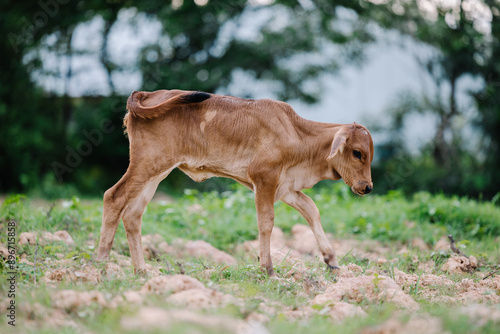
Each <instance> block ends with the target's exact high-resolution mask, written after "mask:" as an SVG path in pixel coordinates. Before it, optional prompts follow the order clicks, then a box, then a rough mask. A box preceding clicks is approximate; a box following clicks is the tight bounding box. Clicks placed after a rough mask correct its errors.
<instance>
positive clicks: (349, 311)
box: [329, 302, 367, 322]
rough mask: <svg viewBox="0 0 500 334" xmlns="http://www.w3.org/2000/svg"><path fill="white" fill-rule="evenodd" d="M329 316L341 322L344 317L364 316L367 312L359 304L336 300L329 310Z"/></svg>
mask: <svg viewBox="0 0 500 334" xmlns="http://www.w3.org/2000/svg"><path fill="white" fill-rule="evenodd" d="M329 314H330V317H331V318H332V319H333V320H334V321H336V322H341V321H343V320H344V319H346V318H352V317H357V318H358V317H366V316H367V314H366V312H365V311H363V309H362V308H361V307H360V306H357V305H353V304H349V303H346V302H337V303H335V304H334V305H333V307H332V308H331V310H330V312H329Z"/></svg>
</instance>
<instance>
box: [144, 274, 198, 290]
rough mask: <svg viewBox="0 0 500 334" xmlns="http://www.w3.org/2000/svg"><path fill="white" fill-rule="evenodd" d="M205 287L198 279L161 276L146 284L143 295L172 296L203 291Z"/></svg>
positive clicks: (185, 276) (181, 276)
mask: <svg viewBox="0 0 500 334" xmlns="http://www.w3.org/2000/svg"><path fill="white" fill-rule="evenodd" d="M203 288H205V286H204V285H203V283H201V282H200V281H198V280H197V279H195V278H193V277H191V276H187V275H172V276H159V277H155V278H152V279H150V280H149V281H147V282H146V284H144V286H143V287H142V289H141V293H143V294H148V293H154V294H157V295H159V294H170V293H176V292H179V291H183V290H189V289H203Z"/></svg>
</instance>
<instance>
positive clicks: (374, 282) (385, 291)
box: [311, 272, 419, 311]
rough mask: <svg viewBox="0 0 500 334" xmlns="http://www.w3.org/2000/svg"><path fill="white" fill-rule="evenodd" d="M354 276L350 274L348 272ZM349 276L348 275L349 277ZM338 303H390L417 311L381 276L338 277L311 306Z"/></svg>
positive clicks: (415, 305)
mask: <svg viewBox="0 0 500 334" xmlns="http://www.w3.org/2000/svg"><path fill="white" fill-rule="evenodd" d="M349 273H351V274H354V273H352V272H349ZM351 274H348V275H349V276H351ZM340 301H349V302H354V303H361V302H363V301H370V302H375V303H379V302H390V303H393V304H395V305H396V306H398V307H400V308H404V309H408V310H410V311H414V310H417V309H419V305H418V304H417V302H415V301H414V300H413V298H411V297H410V296H409V295H407V294H406V293H404V292H403V290H401V288H400V287H399V286H398V285H397V284H396V282H395V281H394V280H392V279H391V278H390V277H387V276H383V275H378V276H376V275H370V276H358V277H345V276H342V275H340V278H339V280H338V281H337V283H333V284H330V285H329V286H328V288H327V289H326V291H325V293H322V294H319V295H317V296H316V297H315V298H314V299H313V300H312V301H311V303H312V304H316V305H323V304H324V305H326V304H329V303H335V302H340Z"/></svg>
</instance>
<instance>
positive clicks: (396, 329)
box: [361, 314, 449, 334]
mask: <svg viewBox="0 0 500 334" xmlns="http://www.w3.org/2000/svg"><path fill="white" fill-rule="evenodd" d="M361 333H362V334H399V333H412V334H447V333H449V332H448V331H444V329H443V324H442V322H441V319H439V318H436V317H433V316H430V315H428V314H421V315H415V316H412V317H410V319H409V320H408V322H406V323H404V322H402V321H401V320H399V319H397V318H396V317H391V318H389V319H388V320H387V321H386V322H384V323H383V324H381V325H378V326H375V327H372V328H365V329H364V330H363V331H361Z"/></svg>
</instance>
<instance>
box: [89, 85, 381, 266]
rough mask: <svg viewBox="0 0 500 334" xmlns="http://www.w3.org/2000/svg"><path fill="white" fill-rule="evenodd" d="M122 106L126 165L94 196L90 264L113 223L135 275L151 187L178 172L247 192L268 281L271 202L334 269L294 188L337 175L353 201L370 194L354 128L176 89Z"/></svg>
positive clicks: (103, 255)
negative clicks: (97, 215)
mask: <svg viewBox="0 0 500 334" xmlns="http://www.w3.org/2000/svg"><path fill="white" fill-rule="evenodd" d="M127 109H128V111H129V112H128V113H127V114H126V115H125V119H124V124H125V126H126V128H127V132H128V138H129V141H130V165H129V167H128V169H127V172H126V173H125V175H123V177H122V178H121V180H120V181H118V183H117V184H115V185H114V186H113V187H112V188H110V189H109V190H108V191H106V193H105V194H104V210H103V220H102V228H101V239H100V242H99V253H98V255H97V259H98V260H105V259H107V258H108V256H109V252H110V249H111V246H112V244H113V239H114V236H115V233H116V228H117V226H118V223H119V221H120V219H121V218H122V219H123V224H124V226H125V231H126V233H127V239H128V244H129V247H130V254H131V257H132V263H133V265H134V268H135V270H136V271H145V268H146V264H145V262H144V257H143V254H142V246H141V223H142V221H141V220H142V214H143V212H144V209H145V207H146V205H147V204H148V203H149V201H150V200H151V198H152V197H153V194H154V193H155V191H156V187H157V186H158V184H159V183H160V181H161V180H163V179H164V178H166V177H167V175H168V174H169V173H170V172H171V171H172V170H173V169H174V168H179V169H180V170H182V171H183V172H184V173H186V174H187V175H189V177H191V178H192V179H193V180H195V181H198V182H200V181H203V180H206V179H207V178H209V177H212V176H222V177H229V178H232V179H234V180H236V181H238V182H239V183H241V184H243V185H245V186H247V187H248V188H250V189H251V190H253V191H254V192H255V206H256V209H257V224H258V228H259V240H260V265H261V267H263V268H265V269H266V270H267V273H268V274H269V275H271V274H272V273H273V264H272V262H271V255H270V236H271V231H272V229H273V225H274V203H275V202H276V201H279V200H281V201H283V202H285V203H286V204H288V205H290V206H292V207H294V208H295V209H297V210H298V211H299V212H300V213H301V214H302V216H304V218H305V219H306V220H307V222H308V223H309V226H310V227H311V229H312V231H313V232H314V235H315V237H316V240H317V242H318V245H319V249H320V251H321V253H322V254H323V257H324V260H325V262H326V264H327V265H328V266H330V267H331V268H334V269H335V268H337V267H338V262H337V257H336V254H335V251H334V250H333V248H332V246H331V244H330V243H329V242H328V240H327V238H326V236H325V232H324V231H323V227H322V226H321V221H320V215H319V211H318V208H317V207H316V205H315V204H314V202H313V201H312V200H311V199H310V198H309V197H307V196H306V195H304V193H302V192H301V190H302V189H304V188H310V187H312V186H313V185H315V184H316V183H317V182H319V181H320V180H324V179H331V180H338V179H340V178H342V179H343V180H344V182H345V183H346V184H348V185H349V186H350V187H351V189H352V191H353V192H355V193H356V194H358V195H364V194H368V193H369V192H370V191H371V190H372V187H373V184H372V180H371V171H370V164H371V162H372V159H373V141H372V138H371V136H370V133H369V132H368V130H367V129H366V128H365V127H364V126H361V125H359V124H356V123H353V124H348V125H342V124H329V123H319V122H313V121H309V120H305V119H303V118H301V117H299V116H298V115H297V114H296V113H295V112H294V110H293V109H292V108H291V107H290V106H289V105H288V104H286V103H284V102H277V101H272V100H267V99H265V100H245V99H240V98H236V97H230V96H220V95H214V94H207V93H201V92H187V91H181V90H160V91H155V92H133V93H132V95H131V96H130V97H129V99H128V101H127Z"/></svg>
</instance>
